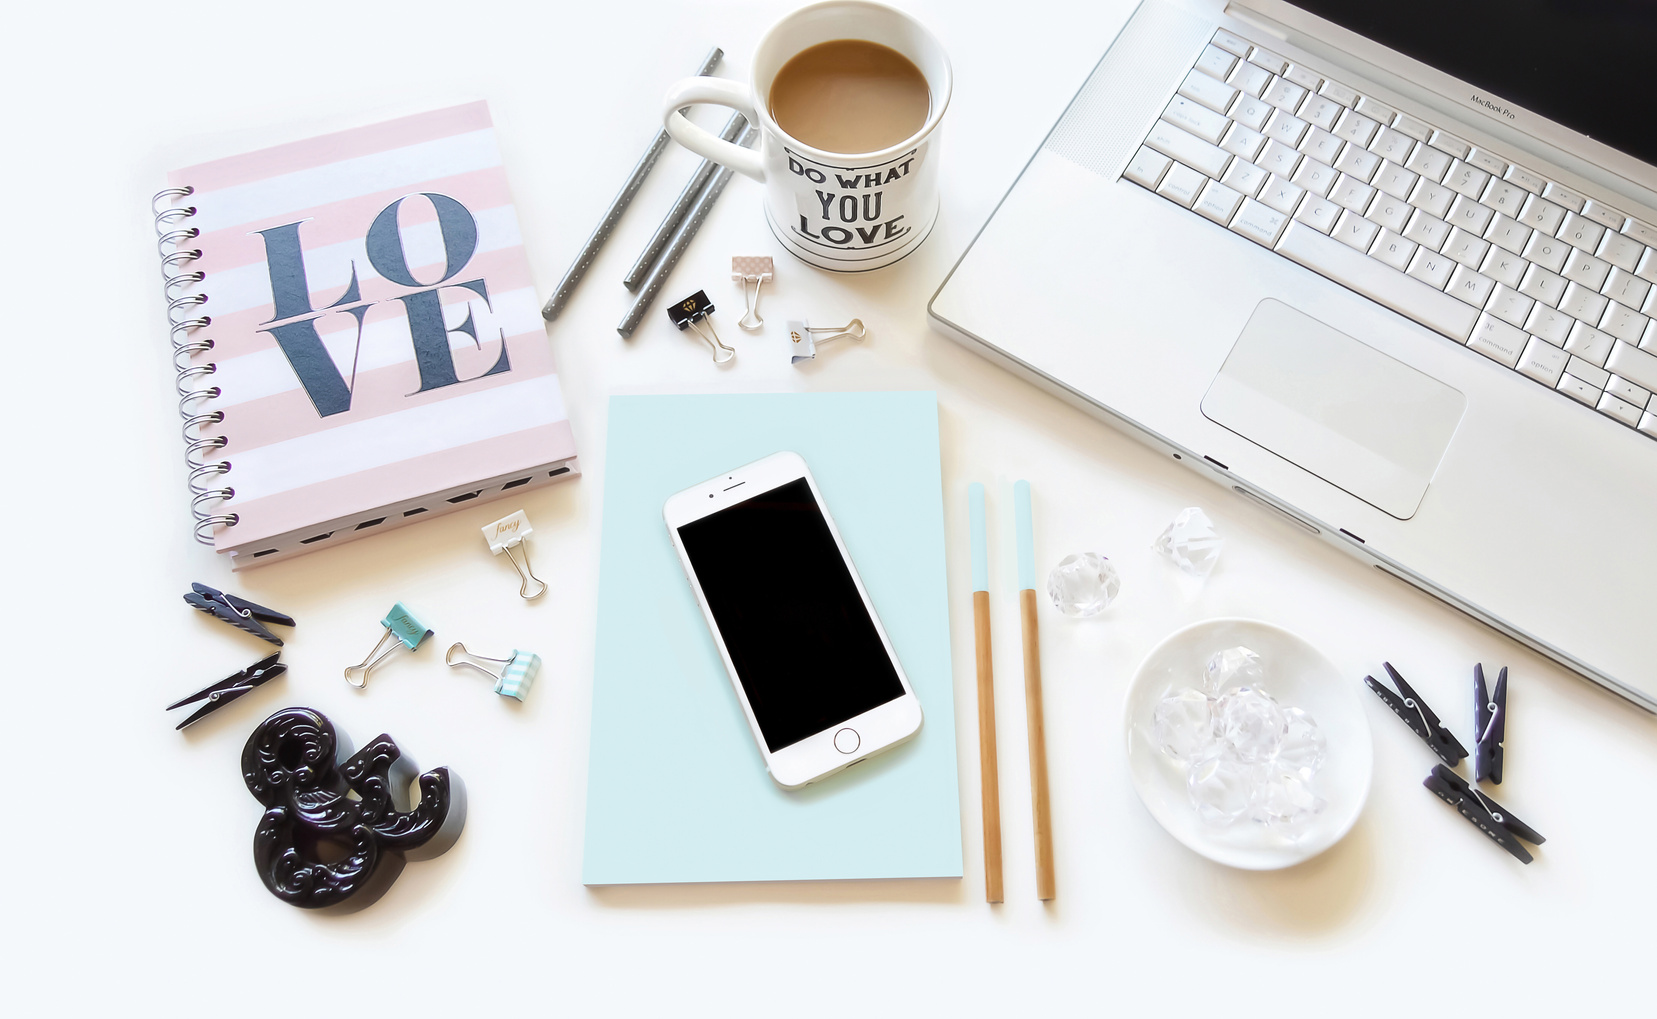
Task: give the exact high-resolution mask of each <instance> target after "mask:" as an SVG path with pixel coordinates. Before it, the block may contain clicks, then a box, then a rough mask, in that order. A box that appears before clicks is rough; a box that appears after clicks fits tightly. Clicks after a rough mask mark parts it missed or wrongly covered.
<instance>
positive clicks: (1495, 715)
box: [1473, 665, 1507, 785]
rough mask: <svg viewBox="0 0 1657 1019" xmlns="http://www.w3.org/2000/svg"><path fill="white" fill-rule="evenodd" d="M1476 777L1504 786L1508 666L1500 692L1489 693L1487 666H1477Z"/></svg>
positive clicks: (1499, 681)
mask: <svg viewBox="0 0 1657 1019" xmlns="http://www.w3.org/2000/svg"><path fill="white" fill-rule="evenodd" d="M1473 731H1474V733H1475V734H1476V735H1475V737H1474V740H1473V776H1474V779H1475V780H1476V781H1479V782H1493V783H1495V784H1496V785H1501V784H1502V740H1504V739H1505V738H1506V737H1507V666H1505V665H1504V666H1502V671H1501V672H1500V673H1498V674H1497V676H1496V688H1495V689H1494V690H1488V691H1487V690H1486V689H1485V686H1484V666H1483V665H1475V666H1473Z"/></svg>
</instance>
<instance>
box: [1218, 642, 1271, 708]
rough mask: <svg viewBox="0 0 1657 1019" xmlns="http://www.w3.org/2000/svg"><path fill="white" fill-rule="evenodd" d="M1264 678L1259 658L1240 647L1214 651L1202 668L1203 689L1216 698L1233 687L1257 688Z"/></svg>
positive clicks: (1264, 672)
mask: <svg viewBox="0 0 1657 1019" xmlns="http://www.w3.org/2000/svg"><path fill="white" fill-rule="evenodd" d="M1265 678H1266V670H1265V668H1264V667H1262V666H1261V664H1260V656H1259V655H1257V654H1255V653H1254V652H1253V651H1250V650H1249V649H1248V648H1246V647H1242V646H1241V645H1239V646H1237V647H1230V648H1226V649H1225V650H1224V651H1216V652H1214V654H1213V656H1212V657H1210V658H1209V659H1208V665H1207V666H1205V667H1204V668H1203V689H1205V690H1207V691H1208V693H1209V695H1210V696H1214V697H1218V696H1219V695H1220V694H1222V693H1224V692H1225V691H1226V690H1229V689H1230V688H1232V687H1234V686H1258V685H1260V682H1261V681H1262V680H1264V679H1265Z"/></svg>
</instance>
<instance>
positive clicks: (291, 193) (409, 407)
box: [154, 102, 579, 569]
mask: <svg viewBox="0 0 1657 1019" xmlns="http://www.w3.org/2000/svg"><path fill="white" fill-rule="evenodd" d="M168 183H169V187H168V188H167V189H166V190H165V191H162V192H161V193H160V194H159V195H157V196H156V199H155V203H154V208H155V217H156V232H157V234H158V235H159V240H158V250H159V251H160V253H161V266H162V273H163V275H164V276H165V278H166V284H165V296H166V299H167V313H168V320H169V321H168V327H169V330H170V334H169V335H170V338H171V340H172V344H173V360H174V367H175V368H176V369H177V372H178V388H179V394H180V397H181V399H180V403H179V411H180V414H181V415H182V416H183V418H184V422H185V427H184V435H185V443H186V445H185V459H186V463H187V465H188V472H189V473H188V479H189V489H190V491H189V496H190V499H191V510H192V512H193V514H194V516H195V518H196V523H195V528H196V537H197V539H198V540H200V541H202V542H203V543H205V544H210V545H212V546H214V547H215V548H216V549H217V550H218V551H219V552H222V553H225V554H227V555H229V556H230V557H231V562H232V565H233V567H234V568H237V569H240V568H243V567H246V566H251V565H259V564H263V563H268V562H275V561H277V560H281V559H285V558H288V557H290V556H293V555H297V554H299V553H301V552H307V551H311V550H314V549H317V548H323V547H326V546H329V545H334V544H338V543H340V542H342V541H347V540H350V539H352V538H357V537H363V536H365V535H369V534H374V533H378V532H380V531H384V530H386V529H389V528H391V527H395V526H398V525H400V524H403V523H409V522H413V521H416V520H421V519H425V518H426V517H429V516H431V515H433V514H437V513H442V512H445V511H447V510H452V509H457V508H459V507H461V506H465V505H467V504H469V503H471V502H473V501H476V500H485V499H490V498H494V497H497V496H500V495H502V494H503V493H506V492H522V491H524V490H527V489H529V488H534V487H536V486H539V485H544V484H549V483H551V482H552V481H554V480H556V479H561V478H565V477H569V476H572V475H574V474H576V473H578V470H579V468H578V461H577V459H576V451H575V440H574V437H573V435H572V433H571V431H570V423H569V418H568V415H567V414H566V412H565V408H564V400H563V396H562V394H561V392H560V390H559V383H558V372H557V369H556V368H555V366H554V365H553V361H552V355H551V352H550V351H549V350H548V347H547V339H546V334H545V332H544V327H543V325H542V321H541V317H540V315H539V314H538V303H539V302H538V301H537V300H536V296H535V288H534V283H533V281H532V280H531V279H530V272H529V262H528V259H527V258H526V257H525V254H524V247H523V240H522V238H521V236H520V234H519V230H518V217H517V212H516V210H515V209H514V208H513V205H512V198H511V195H510V193H509V191H508V189H507V183H506V173H505V170H504V168H503V166H502V164H501V154H500V149H499V146H498V145H497V144H496V140H495V133H494V128H493V126H492V124H491V121H490V118H489V108H488V105H487V104H486V103H482V102H477V103H470V104H468V105H464V106H456V107H453V108H450V109H445V110H435V111H432V112H430V113H423V114H418V115H416V116H411V117H404V118H401V119H398V120H392V121H387V122H385V123H383V124H375V125H373V126H370V127H363V128H357V129H355V130H350V131H342V132H339V133H337V134H329V135H323V136H320V137H316V138H311V139H309V140H306V141H300V142H294V143H291V144H287V145H279V146H276V147H274V148H269V149H264V150H262V151H259V152H253V153H249V154H246V155H241V156H233V157H231V158H228V159H221V160H217V161H215V162H211V163H203V164H201V165H200V166H193V167H190V168H188V169H185V170H178V171H175V172H174V173H172V174H170V175H169V179H168Z"/></svg>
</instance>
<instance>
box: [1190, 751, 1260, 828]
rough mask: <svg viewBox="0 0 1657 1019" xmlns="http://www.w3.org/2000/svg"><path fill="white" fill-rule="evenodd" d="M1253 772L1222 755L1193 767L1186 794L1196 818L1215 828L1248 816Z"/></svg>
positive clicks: (1252, 798)
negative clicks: (1195, 812) (1189, 798)
mask: <svg viewBox="0 0 1657 1019" xmlns="http://www.w3.org/2000/svg"><path fill="white" fill-rule="evenodd" d="M1252 771H1253V769H1252V768H1251V767H1250V766H1249V765H1247V764H1244V763H1242V762H1241V761H1238V760H1237V759H1236V758H1234V757H1231V756H1230V755H1226V754H1221V755H1216V756H1214V757H1210V758H1208V759H1207V760H1204V761H1199V762H1198V763H1196V764H1194V765H1192V766H1191V771H1190V773H1189V774H1188V775H1187V776H1186V779H1185V790H1186V792H1187V793H1189V794H1190V796H1191V805H1192V806H1194V807H1196V808H1197V816H1198V817H1200V818H1202V819H1203V821H1205V822H1207V823H1208V824H1212V825H1216V826H1218V825H1227V824H1230V823H1231V822H1233V821H1235V820H1237V819H1238V818H1240V817H1242V816H1243V815H1244V814H1245V813H1247V812H1248V809H1249V805H1250V803H1252V802H1253V800H1254V776H1253V775H1252V774H1251V772H1252Z"/></svg>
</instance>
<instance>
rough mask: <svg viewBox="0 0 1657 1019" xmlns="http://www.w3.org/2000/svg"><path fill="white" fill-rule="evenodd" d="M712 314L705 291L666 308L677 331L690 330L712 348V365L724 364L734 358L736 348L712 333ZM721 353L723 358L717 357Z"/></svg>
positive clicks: (711, 307)
mask: <svg viewBox="0 0 1657 1019" xmlns="http://www.w3.org/2000/svg"><path fill="white" fill-rule="evenodd" d="M712 314H713V302H712V301H710V300H708V292H707V291H706V290H698V291H697V292H696V293H694V294H691V295H690V296H689V297H687V298H685V299H684V300H682V301H675V302H674V303H673V304H670V305H668V306H667V317H668V318H670V319H672V320H673V324H674V325H676V326H678V327H679V331H680V332H684V331H685V330H687V329H688V330H691V331H692V332H694V333H696V335H698V336H700V337H702V339H704V340H706V341H708V346H709V347H712V348H713V363H714V364H725V363H726V362H728V361H730V360H731V359H732V358H734V357H736V348H735V347H730V346H726V344H725V341H724V340H722V339H720V338H719V334H718V333H716V332H714V329H713V323H712V322H710V321H708V316H709V315H712ZM722 351H723V352H724V354H725V356H724V357H720V356H719V355H720V353H721V352H722Z"/></svg>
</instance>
